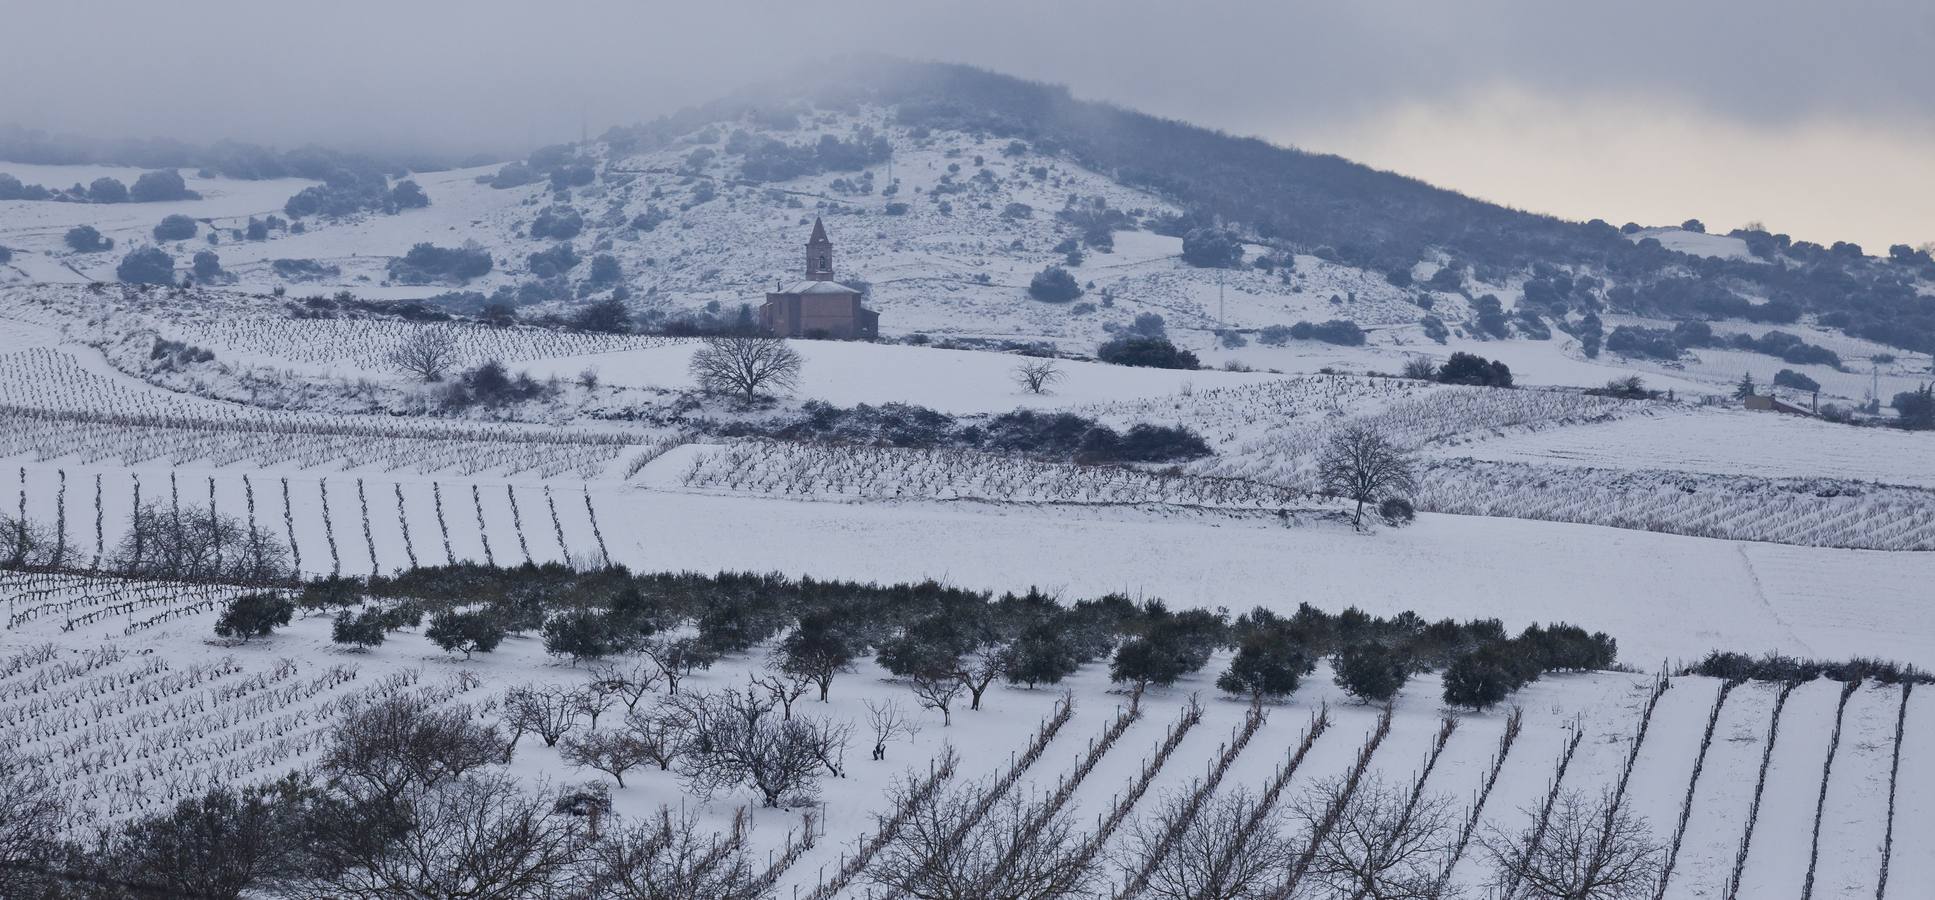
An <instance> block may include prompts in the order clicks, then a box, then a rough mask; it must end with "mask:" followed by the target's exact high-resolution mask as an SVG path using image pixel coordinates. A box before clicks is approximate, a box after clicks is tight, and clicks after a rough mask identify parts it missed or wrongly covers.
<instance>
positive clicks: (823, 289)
mask: <svg viewBox="0 0 1935 900" xmlns="http://www.w3.org/2000/svg"><path fill="white" fill-rule="evenodd" d="M779 293H782V294H858V293H860V292H859V291H857V290H854V289H853V288H850V287H847V286H846V285H844V284H841V283H839V282H837V281H795V282H793V283H792V284H789V285H787V286H786V287H785V288H783V289H781V290H780V291H779Z"/></svg>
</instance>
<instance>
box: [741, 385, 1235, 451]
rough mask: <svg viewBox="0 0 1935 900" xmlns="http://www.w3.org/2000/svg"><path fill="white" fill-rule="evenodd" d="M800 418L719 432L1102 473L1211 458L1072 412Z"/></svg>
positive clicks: (855, 412) (814, 409) (1193, 438)
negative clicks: (953, 453) (1069, 465)
mask: <svg viewBox="0 0 1935 900" xmlns="http://www.w3.org/2000/svg"><path fill="white" fill-rule="evenodd" d="M800 412H801V415H800V416H799V417H798V418H797V419H793V420H791V421H787V422H785V423H783V424H781V425H779V426H777V427H774V426H767V425H761V424H757V423H747V422H736V423H729V424H727V425H723V426H719V427H718V429H717V430H718V431H719V432H720V433H721V434H724V435H726V436H747V435H759V436H763V437H771V438H776V439H779V440H790V441H812V442H820V443H839V444H864V445H867V446H874V447H905V448H910V449H921V450H932V449H942V448H952V449H961V450H989V451H996V452H1001V453H1018V454H1023V455H1026V456H1031V457H1035V458H1037V459H1048V460H1058V461H1073V462H1080V463H1085V464H1096V465H1101V464H1111V463H1143V462H1148V463H1159V462H1180V461H1183V460H1189V459H1197V458H1200V457H1204V456H1208V455H1209V454H1210V452H1211V450H1210V447H1209V444H1208V443H1207V442H1205V441H1204V440H1203V438H1202V436H1201V435H1198V434H1196V433H1195V432H1193V431H1190V430H1189V429H1187V428H1182V427H1180V426H1162V425H1149V424H1144V423H1138V424H1136V425H1132V426H1130V427H1129V429H1128V430H1127V431H1123V432H1117V431H1116V430H1115V429H1113V428H1110V427H1108V426H1106V425H1102V424H1100V423H1098V422H1096V421H1095V420H1094V419H1090V418H1087V417H1084V416H1079V415H1076V414H1074V413H1067V412H1040V411H1036V410H1030V409H1018V410H1015V411H1013V412H1007V413H1001V414H999V415H996V416H990V417H987V418H985V419H981V420H977V421H968V422H963V421H961V420H959V419H956V418H955V417H954V416H951V415H948V414H947V413H943V412H937V411H935V410H932V409H928V408H927V407H924V406H915V405H912V404H905V403H887V404H882V405H880V406H871V405H868V404H865V403H862V404H859V405H857V406H853V407H840V406H834V405H833V404H830V403H826V402H824V401H820V400H809V401H807V402H806V403H805V404H804V405H802V406H801V409H800Z"/></svg>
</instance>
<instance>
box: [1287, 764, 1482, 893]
mask: <svg viewBox="0 0 1935 900" xmlns="http://www.w3.org/2000/svg"><path fill="white" fill-rule="evenodd" d="M1296 816H1297V817H1298V818H1300V819H1302V820H1303V821H1304V823H1305V824H1306V825H1307V826H1308V829H1309V831H1310V833H1311V834H1314V835H1316V836H1317V841H1316V843H1315V844H1314V845H1312V846H1311V848H1310V851H1309V863H1308V864H1307V865H1306V867H1305V869H1304V876H1305V877H1306V878H1308V879H1309V882H1308V884H1310V885H1311V886H1312V887H1316V888H1318V889H1320V890H1323V891H1328V893H1327V894H1325V896H1334V897H1345V898H1360V900H1429V898H1432V897H1434V896H1435V894H1434V893H1433V892H1434V891H1435V890H1436V889H1437V878H1438V871H1439V870H1440V869H1441V868H1443V866H1444V862H1445V857H1446V856H1447V854H1448V853H1449V852H1450V849H1451V846H1452V844H1453V843H1454V842H1455V841H1456V839H1457V825H1456V821H1455V816H1454V814H1453V812H1452V808H1451V802H1450V800H1449V799H1447V798H1445V797H1441V796H1437V795H1424V794H1417V795H1414V794H1413V793H1412V791H1411V789H1410V788H1409V787H1405V786H1401V785H1392V784H1387V783H1386V782H1385V781H1384V780H1383V779H1381V778H1379V777H1377V776H1375V775H1371V776H1367V777H1366V778H1364V779H1363V780H1361V781H1359V782H1357V784H1356V785H1355V787H1354V788H1353V786H1352V785H1351V783H1350V782H1349V781H1348V780H1346V779H1344V778H1342V777H1338V778H1332V779H1328V780H1325V781H1323V782H1320V783H1319V784H1317V785H1316V786H1314V787H1313V788H1312V789H1311V790H1310V791H1309V792H1308V793H1306V794H1305V795H1304V796H1303V797H1302V799H1300V800H1299V801H1298V803H1297V805H1296Z"/></svg>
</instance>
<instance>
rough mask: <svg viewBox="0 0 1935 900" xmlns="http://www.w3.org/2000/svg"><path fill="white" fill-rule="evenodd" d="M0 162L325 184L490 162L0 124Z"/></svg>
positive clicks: (481, 158)
mask: <svg viewBox="0 0 1935 900" xmlns="http://www.w3.org/2000/svg"><path fill="white" fill-rule="evenodd" d="M0 160H8V161H12V162H19V163H32V164H37V165H50V166H74V165H102V166H132V167H136V168H143V169H195V170H198V171H206V172H208V173H209V174H211V175H220V176H223V177H225V178H241V179H251V180H253V179H263V178H314V179H316V180H318V181H322V180H327V178H326V176H327V174H328V173H329V172H330V171H331V170H332V169H337V168H343V167H350V168H375V169H377V170H381V171H390V172H404V171H411V172H438V171H443V170H445V169H450V168H453V167H458V166H477V165H484V164H486V163H489V162H492V161H494V160H493V159H492V158H491V157H489V156H473V157H469V158H465V159H456V158H451V157H444V156H438V155H434V154H427V153H417V152H412V153H398V154H383V153H348V152H344V151H340V150H332V149H329V148H326V147H317V146H313V145H312V146H306V147H298V148H296V149H293V150H277V149H275V148H273V147H265V146H262V145H260V144H250V143H244V142H240V141H216V142H215V143H212V144H194V143H189V142H187V141H177V140H172V139H168V138H115V139H102V138H92V137H84V136H80V135H72V134H50V133H48V132H45V131H41V130H38V129H32V128H22V127H20V126H18V125H0Z"/></svg>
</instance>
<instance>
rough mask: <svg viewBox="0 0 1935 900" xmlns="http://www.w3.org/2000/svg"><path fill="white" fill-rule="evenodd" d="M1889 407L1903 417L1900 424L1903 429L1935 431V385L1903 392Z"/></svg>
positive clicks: (1926, 385) (1896, 396) (1925, 385)
mask: <svg viewBox="0 0 1935 900" xmlns="http://www.w3.org/2000/svg"><path fill="white" fill-rule="evenodd" d="M1888 405H1889V406H1891V407H1893V408H1894V410H1895V412H1896V413H1898V414H1899V415H1900V416H1901V418H1900V420H1899V423H1898V424H1900V425H1901V427H1903V428H1906V429H1908V430H1910V431H1929V430H1932V429H1935V385H1928V384H1924V385H1922V386H1921V387H1919V388H1916V389H1914V390H1912V391H1902V392H1901V393H1898V394H1896V395H1895V397H1894V400H1893V401H1891V402H1890V403H1889V404H1888Z"/></svg>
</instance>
